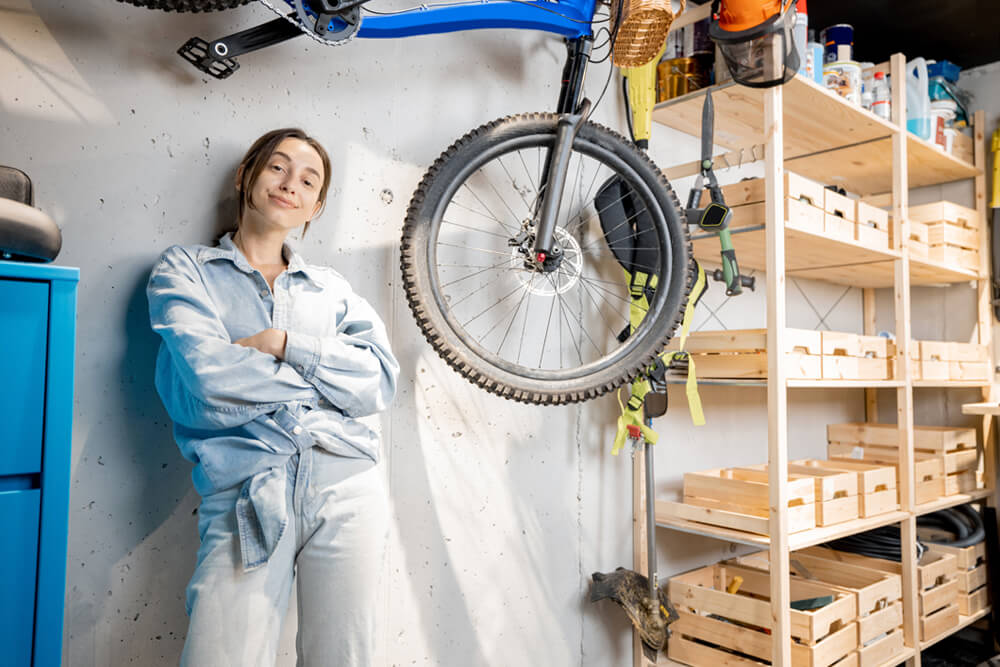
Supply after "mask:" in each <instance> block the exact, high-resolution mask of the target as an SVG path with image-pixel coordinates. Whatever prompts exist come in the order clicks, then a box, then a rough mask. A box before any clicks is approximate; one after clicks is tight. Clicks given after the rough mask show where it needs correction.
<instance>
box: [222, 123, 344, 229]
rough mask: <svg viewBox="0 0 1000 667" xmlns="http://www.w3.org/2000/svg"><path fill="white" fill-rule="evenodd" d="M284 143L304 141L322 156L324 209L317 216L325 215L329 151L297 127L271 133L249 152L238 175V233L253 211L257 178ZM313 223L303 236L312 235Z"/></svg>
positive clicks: (256, 142) (320, 197) (328, 179)
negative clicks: (310, 230) (251, 197)
mask: <svg viewBox="0 0 1000 667" xmlns="http://www.w3.org/2000/svg"><path fill="white" fill-rule="evenodd" d="M285 139H299V140H301V141H304V142H306V143H307V144H309V145H310V146H312V148H313V149H314V150H315V151H316V152H317V153H318V154H319V157H320V160H322V161H323V185H322V186H320V189H319V202H320V204H321V206H320V210H319V212H318V213H317V214H316V216H317V217H319V216H320V215H321V214H322V213H323V209H324V208H326V192H327V190H328V189H329V188H330V156H328V155H327V154H326V150H325V149H324V148H323V146H322V145H321V144H320V143H319V142H318V141H317V140H316V139H313V138H312V137H310V136H309V135H308V134H306V133H305V132H304V131H302V130H300V129H299V128H297V127H286V128H281V129H279V130H271V131H270V132H268V133H266V134H264V135H263V136H262V137H260V138H259V139H257V141H255V142H253V145H252V146H250V150H248V151H247V153H246V155H244V156H243V159H242V160H241V161H240V166H239V169H240V171H239V172H237V173H238V174H239V203H238V204H237V207H236V228H237V229H239V226H240V222H241V221H242V220H243V214H244V213H245V212H246V210H247V209H248V208H251V209H252V208H254V205H253V202H252V201H250V194H251V192H252V191H253V186H254V184H255V183H256V182H257V177H259V176H260V172H262V171H264V167H266V166H267V161H268V160H270V159H271V155H273V154H274V151H275V150H277V148H278V144H280V143H281V142H282V141H284V140H285ZM310 222H312V221H311V220H309V221H307V222H306V224H305V227H303V229H302V235H303V236H305V233H306V232H307V231H309V223H310Z"/></svg>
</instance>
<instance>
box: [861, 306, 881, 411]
mask: <svg viewBox="0 0 1000 667" xmlns="http://www.w3.org/2000/svg"><path fill="white" fill-rule="evenodd" d="M861 308H862V314H863V319H864V333H865V335H866V336H875V335H877V334H878V331H877V328H878V327H877V326H876V323H875V288H874V287H865V288H864V289H862V290H861ZM865 421H866V422H877V421H878V389H875V388H872V387H869V388H867V389H865Z"/></svg>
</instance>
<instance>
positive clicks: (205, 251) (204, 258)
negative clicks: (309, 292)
mask: <svg viewBox="0 0 1000 667" xmlns="http://www.w3.org/2000/svg"><path fill="white" fill-rule="evenodd" d="M281 252H282V255H283V256H284V258H285V261H286V262H288V272H289V273H301V274H302V275H303V276H305V277H306V279H307V280H309V281H311V282H312V283H314V284H315V285H317V286H318V287H323V286H324V282H323V280H322V278H321V276H320V271H319V270H318V269H317V268H316V267H313V266H310V265H309V264H306V262H305V260H303V259H302V256H301V255H299V253H297V252H295V249H294V248H292V247H291V246H290V245H289V244H288V243H285V244H284V246H283V247H282V249H281ZM198 259H199V260H200V261H201V263H202V264H204V263H206V262H210V261H212V260H216V259H226V260H229V261H230V262H232V263H233V264H235V265H236V268H238V269H239V270H240V271H243V272H244V273H253V272H254V270H255V269H254V268H253V267H252V266H250V262H249V261H248V260H247V258H246V257H245V256H244V255H243V252H242V251H241V250H240V249H239V248H237V247H236V244H235V243H233V234H232V232H226V234H225V235H224V236H223V237H222V238H221V239H219V245H218V246H216V247H214V248H207V247H204V248H202V249H201V252H199V253H198Z"/></svg>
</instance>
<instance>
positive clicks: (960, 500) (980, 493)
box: [913, 489, 993, 516]
mask: <svg viewBox="0 0 1000 667" xmlns="http://www.w3.org/2000/svg"><path fill="white" fill-rule="evenodd" d="M991 495H993V492H992V491H991V490H989V489H976V490H975V491H970V492H969V493H956V494H955V495H953V496H943V497H941V498H938V499H937V500H932V501H930V502H929V503H922V504H920V505H917V506H916V508H915V511H914V512H913V513H914V514H916V515H917V516H920V515H921V514H929V513H930V512H937V511H938V510H943V509H947V508H949V507H955V506H957V505H964V504H965V503H968V502H972V501H973V500H982V499H983V498H987V497H989V496H991Z"/></svg>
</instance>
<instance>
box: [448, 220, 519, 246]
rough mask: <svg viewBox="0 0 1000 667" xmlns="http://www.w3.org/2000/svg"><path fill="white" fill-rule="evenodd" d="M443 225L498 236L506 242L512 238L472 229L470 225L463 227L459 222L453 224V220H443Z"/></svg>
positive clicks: (475, 228) (476, 228)
mask: <svg viewBox="0 0 1000 667" xmlns="http://www.w3.org/2000/svg"><path fill="white" fill-rule="evenodd" d="M441 224H443V225H454V226H455V227H461V228H462V229H468V230H469V231H473V232H479V233H480V234H489V235H490V236H496V237H497V238H501V239H503V240H505V241H506V240H507V239H509V238H510V236H508V235H507V234H497V233H496V232H488V231H486V230H485V229H479V228H478V227H470V226H469V225H462V224H459V223H457V222H452V221H451V220H444V219H442V220H441Z"/></svg>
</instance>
